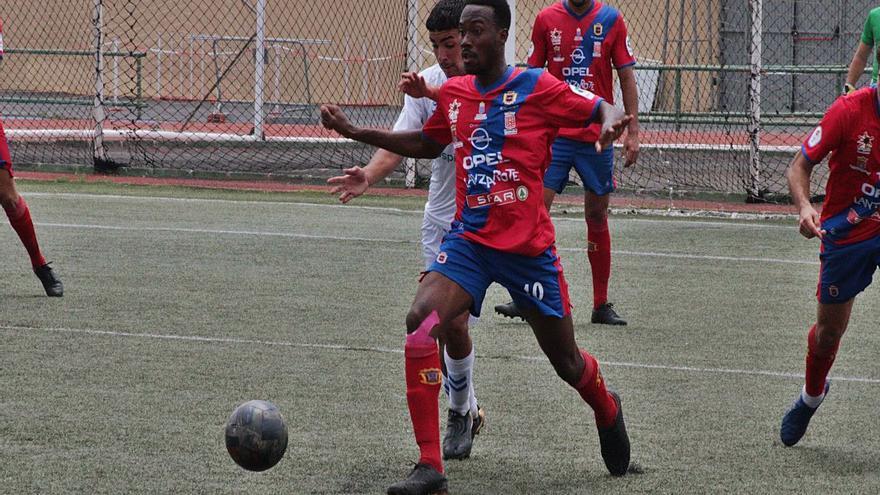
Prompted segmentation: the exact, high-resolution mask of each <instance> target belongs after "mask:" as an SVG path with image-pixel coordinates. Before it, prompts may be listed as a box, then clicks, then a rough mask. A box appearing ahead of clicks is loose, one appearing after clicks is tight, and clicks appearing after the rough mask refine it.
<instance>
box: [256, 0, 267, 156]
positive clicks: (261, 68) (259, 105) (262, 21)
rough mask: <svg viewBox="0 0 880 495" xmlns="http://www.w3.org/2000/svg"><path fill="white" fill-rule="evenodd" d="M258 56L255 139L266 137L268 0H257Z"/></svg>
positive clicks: (260, 139)
mask: <svg viewBox="0 0 880 495" xmlns="http://www.w3.org/2000/svg"><path fill="white" fill-rule="evenodd" d="M256 14H257V37H256V39H255V40H254V43H255V44H256V56H255V57H254V139H256V140H257V141H263V140H264V139H265V138H266V133H265V130H264V129H263V100H264V94H263V89H264V87H265V85H264V84H263V80H264V78H265V76H266V0H257V10H256Z"/></svg>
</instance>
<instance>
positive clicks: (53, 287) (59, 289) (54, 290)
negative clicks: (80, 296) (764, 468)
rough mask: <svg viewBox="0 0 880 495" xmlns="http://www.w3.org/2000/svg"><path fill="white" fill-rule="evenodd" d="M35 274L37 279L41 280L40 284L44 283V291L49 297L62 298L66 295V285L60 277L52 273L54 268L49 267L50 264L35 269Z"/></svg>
mask: <svg viewBox="0 0 880 495" xmlns="http://www.w3.org/2000/svg"><path fill="white" fill-rule="evenodd" d="M34 273H35V274H36V275H37V278H39V279H40V282H42V283H43V289H45V290H46V295H47V296H49V297H61V296H63V295H64V285H63V284H62V283H61V279H60V278H58V275H56V274H55V272H53V271H52V267H51V266H49V263H46V264H45V265H43V266H39V267H37V268H34Z"/></svg>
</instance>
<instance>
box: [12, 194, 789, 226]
mask: <svg viewBox="0 0 880 495" xmlns="http://www.w3.org/2000/svg"><path fill="white" fill-rule="evenodd" d="M25 196H27V197H29V198H31V197H34V198H39V197H57V198H72V199H96V200H100V199H110V200H125V201H137V200H144V201H157V202H165V203H171V202H177V203H214V204H238V205H272V206H296V207H306V208H322V209H327V208H343V209H349V210H365V211H386V212H390V213H402V214H408V215H418V216H422V215H423V211H422V209H415V210H413V209H404V208H394V207H390V206H367V205H358V204H346V205H343V204H338V203H329V204H323V203H302V202H294V201H252V200H236V199H211V198H173V197H168V196H126V195H117V194H89V193H54V192H26V193H25ZM328 196H329V195H328ZM613 211H615V210H613V209H612V212H613ZM618 211H620V212H623V214H621V215H617V216H614V217H613V218H612V221H614V222H643V223H667V224H680V225H693V226H703V227H731V228H754V229H784V230H792V229H795V227H794V226H789V225H779V224H778V223H777V224H768V223H757V222H749V223H746V222H736V221H727V220H724V219H723V218H722V219H721V220H718V221H709V220H692V219H693V218H707V217H701V216H698V215H697V214H694V215H684V214H672V215H669V212H667V211H665V210H640V211H646V212H648V213H646V214H653V213H651V212H656V213H657V214H658V215H665V216H667V217H668V218H635V217H633V216H632V214H630V213H629V212H630V211H632V210H631V209H620V210H618ZM673 213H674V210H673ZM707 213H711V214H712V216H709V217H708V218H719V217H718V216H717V215H715V214H714V213H713V212H707ZM724 218H739V219H740V220H758V221H760V220H772V219H779V218H782V219H791V218H796V216H795V215H782V216H780V217H779V218H777V217H776V216H772V215H770V216H769V218H768V215H763V214H755V215H749V214H744V213H732V214H730V215H727V216H726V217H724ZM553 221H554V222H580V223H583V221H584V220H583V218H568V217H554V218H553Z"/></svg>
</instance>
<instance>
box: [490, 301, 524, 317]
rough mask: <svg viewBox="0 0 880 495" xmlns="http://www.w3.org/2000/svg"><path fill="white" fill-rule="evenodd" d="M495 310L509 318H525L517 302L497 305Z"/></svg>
mask: <svg viewBox="0 0 880 495" xmlns="http://www.w3.org/2000/svg"><path fill="white" fill-rule="evenodd" d="M495 312H496V313H498V314H499V315H501V316H505V317H507V318H519V319H520V320H525V317H524V316H523V315H522V313H520V311H519V308H517V307H516V303H515V302H513V301H510V302H509V303H506V304H498V305H496V306H495Z"/></svg>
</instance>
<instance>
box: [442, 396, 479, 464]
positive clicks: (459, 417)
mask: <svg viewBox="0 0 880 495" xmlns="http://www.w3.org/2000/svg"><path fill="white" fill-rule="evenodd" d="M485 423H486V413H485V412H484V411H483V408H482V407H480V406H477V415H476V416H472V415H471V414H470V413H468V414H458V413H457V412H455V411H453V410H452V409H450V410H449V416H448V419H447V420H446V435H444V436H443V459H467V458H468V457H470V456H471V449H472V448H473V446H474V437H475V436H477V435H479V434H480V430H482V429H483V425H484V424H485Z"/></svg>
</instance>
